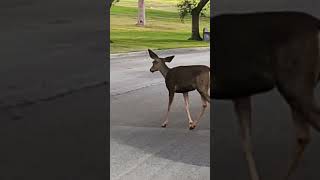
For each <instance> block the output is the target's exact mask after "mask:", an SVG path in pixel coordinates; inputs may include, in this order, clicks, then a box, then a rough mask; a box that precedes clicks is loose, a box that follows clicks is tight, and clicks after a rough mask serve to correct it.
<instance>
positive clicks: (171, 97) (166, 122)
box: [161, 92, 174, 127]
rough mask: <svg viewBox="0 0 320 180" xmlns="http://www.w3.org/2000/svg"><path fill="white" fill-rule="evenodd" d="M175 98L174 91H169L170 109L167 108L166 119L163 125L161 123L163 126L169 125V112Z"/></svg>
mask: <svg viewBox="0 0 320 180" xmlns="http://www.w3.org/2000/svg"><path fill="white" fill-rule="evenodd" d="M173 98H174V92H169V103H168V109H167V113H166V116H165V120H164V122H163V123H162V125H161V126H162V127H167V125H168V122H169V112H170V108H171V104H172V101H173Z"/></svg>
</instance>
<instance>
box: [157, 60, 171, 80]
mask: <svg viewBox="0 0 320 180" xmlns="http://www.w3.org/2000/svg"><path fill="white" fill-rule="evenodd" d="M169 70H170V68H169V67H168V66H167V65H166V64H165V63H163V64H162V66H161V67H160V70H159V71H160V72H161V74H162V76H163V77H164V78H166V76H167V73H168V72H169Z"/></svg>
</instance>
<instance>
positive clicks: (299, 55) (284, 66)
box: [275, 35, 320, 179]
mask: <svg viewBox="0 0 320 180" xmlns="http://www.w3.org/2000/svg"><path fill="white" fill-rule="evenodd" d="M316 37H317V36H313V35H310V36H309V35H308V36H305V37H301V38H298V39H296V40H293V41H292V42H291V43H289V44H288V45H287V46H283V47H282V48H279V49H278V50H277V60H276V61H275V62H277V64H276V67H277V68H278V69H276V71H277V75H276V81H277V87H278V90H279V92H280V93H281V95H282V96H283V97H284V98H285V100H286V101H287V103H288V104H289V105H290V108H291V111H292V115H293V116H292V119H293V123H294V127H295V129H296V131H295V133H296V147H295V152H294V154H293V159H292V162H291V163H290V165H289V171H288V173H287V177H286V179H288V178H289V176H290V175H291V174H292V173H293V172H294V171H295V170H296V168H297V166H298V164H299V162H300V160H301V158H302V156H303V153H304V150H305V148H306V147H307V145H308V144H309V142H310V141H311V138H310V130H309V129H310V126H312V127H313V128H315V129H316V130H318V131H320V108H319V106H317V104H316V102H315V96H314V89H315V86H316V83H317V79H318V72H317V71H318V69H317V65H318V62H319V49H318V39H317V38H316Z"/></svg>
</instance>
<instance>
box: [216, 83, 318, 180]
mask: <svg viewBox="0 0 320 180" xmlns="http://www.w3.org/2000/svg"><path fill="white" fill-rule="evenodd" d="M317 95H318V97H319V95H320V89H319V88H318V89H317ZM318 101H319V98H318ZM213 107H214V108H213V111H212V112H213V113H212V114H211V117H212V119H211V123H213V126H214V129H213V136H212V135H211V137H213V138H214V148H213V151H212V152H211V153H212V154H211V155H213V156H214V157H213V158H214V162H211V165H212V167H213V171H214V174H213V175H212V177H213V179H226V180H229V179H230V180H232V179H237V180H248V179H249V176H248V168H247V163H246V161H245V158H244V154H243V153H242V146H241V144H240V142H241V141H240V138H239V136H238V124H237V120H236V118H235V115H234V112H233V105H232V104H231V103H230V102H228V101H216V102H214V104H213ZM319 135H320V134H319V133H316V132H315V131H312V137H313V141H312V142H311V144H310V145H309V146H308V148H307V150H306V153H305V158H304V159H303V161H302V162H301V165H300V167H299V168H298V170H297V172H296V173H295V174H294V175H293V176H292V178H291V179H292V180H318V179H319V178H320V173H319V161H320V156H319V152H320V136H319ZM294 140H295V139H294V133H293V126H292V121H291V114H290V111H289V108H288V106H287V104H286V103H285V101H284V100H283V99H282V97H281V96H280V94H279V93H278V92H277V91H276V90H274V91H271V92H269V93H266V94H261V95H257V96H254V98H253V143H254V151H255V156H256V160H257V164H258V171H259V172H260V176H261V179H262V180H275V179H283V177H284V176H285V174H286V170H287V167H288V160H289V158H290V157H291V153H292V152H293V149H292V147H293V142H294Z"/></svg>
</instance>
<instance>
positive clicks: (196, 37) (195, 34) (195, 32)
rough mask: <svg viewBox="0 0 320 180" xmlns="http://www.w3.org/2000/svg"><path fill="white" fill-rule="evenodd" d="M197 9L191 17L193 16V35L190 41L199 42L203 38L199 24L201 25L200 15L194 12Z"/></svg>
mask: <svg viewBox="0 0 320 180" xmlns="http://www.w3.org/2000/svg"><path fill="white" fill-rule="evenodd" d="M194 10H195V9H193V10H192V11H191V15H192V33H191V37H190V38H189V39H190V40H197V41H201V40H202V38H201V36H200V33H199V24H200V20H199V18H200V13H198V12H196V11H194Z"/></svg>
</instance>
